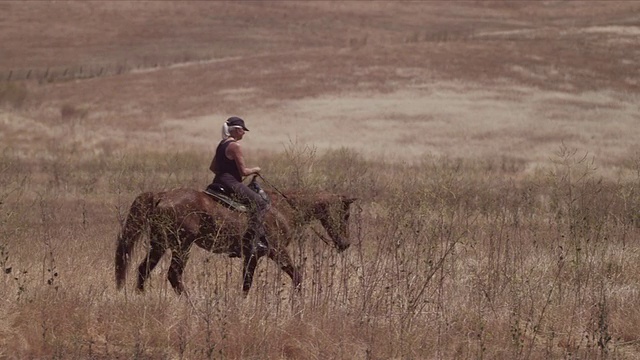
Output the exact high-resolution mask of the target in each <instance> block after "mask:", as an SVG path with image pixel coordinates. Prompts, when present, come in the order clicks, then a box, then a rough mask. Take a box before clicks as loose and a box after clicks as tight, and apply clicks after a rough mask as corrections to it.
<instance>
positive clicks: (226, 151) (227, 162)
mask: <svg viewBox="0 0 640 360" xmlns="http://www.w3.org/2000/svg"><path fill="white" fill-rule="evenodd" d="M247 131H249V129H247V127H246V125H245V123H244V120H242V119H241V118H239V117H236V116H232V117H230V118H229V119H227V121H226V122H225V123H224V124H223V125H222V140H221V141H220V143H219V144H218V147H217V148H216V152H215V154H214V156H213V159H212V160H211V165H210V166H209V170H211V171H212V172H213V173H214V174H215V177H214V179H213V184H219V185H222V186H223V187H224V188H225V189H227V190H228V191H231V192H232V193H233V195H234V197H236V198H237V199H238V200H239V201H240V202H242V203H244V204H246V205H248V207H249V213H250V217H249V227H248V229H247V232H246V233H245V235H244V237H243V241H242V243H243V249H246V250H247V251H248V254H245V256H256V255H258V254H264V253H266V252H267V250H268V246H267V243H266V238H265V229H264V216H265V213H266V212H267V210H268V209H269V203H268V202H267V201H266V200H265V199H264V198H262V197H261V196H260V195H259V194H258V193H256V192H255V191H253V190H251V189H250V188H249V187H248V186H247V185H245V184H244V183H242V177H243V176H249V175H253V174H259V173H260V168H259V167H252V168H250V167H247V166H246V165H245V162H244V155H243V154H242V147H240V140H242V138H243V137H244V134H245V132H247ZM245 244H246V245H245ZM247 245H248V246H247ZM240 255H241V254H240V249H239V248H234V249H233V250H232V252H231V254H230V255H229V256H231V257H239V256H240Z"/></svg>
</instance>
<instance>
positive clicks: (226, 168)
mask: <svg viewBox="0 0 640 360" xmlns="http://www.w3.org/2000/svg"><path fill="white" fill-rule="evenodd" d="M234 141H235V140H231V141H225V140H222V141H221V142H220V144H218V147H217V148H216V155H215V159H216V174H217V175H222V174H224V173H227V174H230V175H231V176H233V177H234V178H235V179H236V180H238V181H239V182H242V176H241V175H240V170H239V169H238V165H237V164H236V161H235V160H231V159H229V158H228V157H227V156H226V155H225V152H226V151H227V147H228V146H229V144H231V143H232V142H234Z"/></svg>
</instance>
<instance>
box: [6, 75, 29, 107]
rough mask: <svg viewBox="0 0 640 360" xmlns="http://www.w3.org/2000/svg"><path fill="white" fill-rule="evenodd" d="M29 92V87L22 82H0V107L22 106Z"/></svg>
mask: <svg viewBox="0 0 640 360" xmlns="http://www.w3.org/2000/svg"><path fill="white" fill-rule="evenodd" d="M27 94H28V93H27V87H26V86H25V85H24V84H22V83H15V82H0V107H4V106H9V107H12V108H14V109H18V108H21V107H22V105H24V102H25V100H26V99H27Z"/></svg>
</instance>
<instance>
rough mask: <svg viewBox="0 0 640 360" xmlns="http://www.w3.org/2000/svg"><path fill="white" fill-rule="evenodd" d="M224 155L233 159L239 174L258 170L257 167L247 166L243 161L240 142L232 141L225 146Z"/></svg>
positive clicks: (249, 173) (244, 174) (247, 174)
mask: <svg viewBox="0 0 640 360" xmlns="http://www.w3.org/2000/svg"><path fill="white" fill-rule="evenodd" d="M226 155H227V157H228V158H229V159H231V160H234V161H235V162H236V165H238V170H240V175H242V176H249V175H251V174H257V173H259V172H260V168H259V167H253V168H248V167H246V165H245V163H244V156H243V155H242V149H241V148H240V144H238V143H237V142H233V143H231V144H229V146H228V147H227V151H226Z"/></svg>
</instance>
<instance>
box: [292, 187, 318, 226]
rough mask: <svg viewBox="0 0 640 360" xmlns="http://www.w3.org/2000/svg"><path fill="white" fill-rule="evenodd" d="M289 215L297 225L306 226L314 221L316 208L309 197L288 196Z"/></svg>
mask: <svg viewBox="0 0 640 360" xmlns="http://www.w3.org/2000/svg"><path fill="white" fill-rule="evenodd" d="M285 202H286V205H284V207H286V208H287V214H289V218H290V219H291V220H292V222H293V223H294V224H296V225H305V224H307V223H309V222H310V221H311V220H313V219H314V217H315V215H316V212H317V211H316V206H317V204H316V203H314V202H313V201H312V200H311V198H310V197H309V196H304V195H299V194H288V195H287V197H286V198H285Z"/></svg>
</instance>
